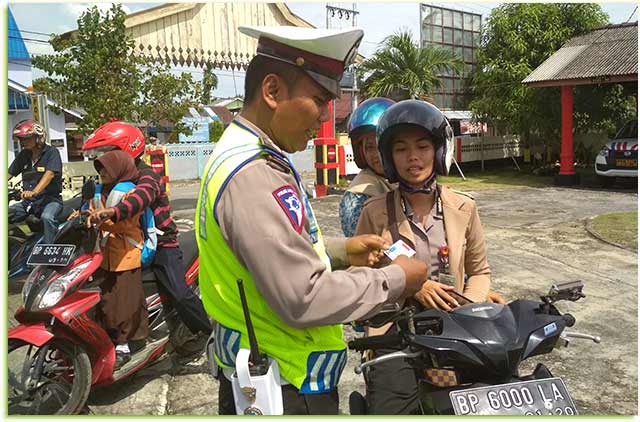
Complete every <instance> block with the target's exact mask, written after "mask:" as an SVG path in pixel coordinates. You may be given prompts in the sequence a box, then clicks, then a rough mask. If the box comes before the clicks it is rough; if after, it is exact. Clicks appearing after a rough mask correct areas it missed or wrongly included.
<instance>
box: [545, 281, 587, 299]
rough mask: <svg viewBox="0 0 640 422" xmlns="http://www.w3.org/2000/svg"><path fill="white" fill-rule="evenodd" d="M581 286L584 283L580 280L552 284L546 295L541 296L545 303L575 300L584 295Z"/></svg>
mask: <svg viewBox="0 0 640 422" xmlns="http://www.w3.org/2000/svg"><path fill="white" fill-rule="evenodd" d="M583 287H584V284H583V283H582V281H581V280H577V281H570V282H568V283H560V284H554V285H552V286H551V289H549V293H548V294H547V295H546V296H543V297H542V299H543V301H544V302H547V303H555V302H559V301H561V300H569V301H571V302H575V301H577V300H579V299H581V298H583V297H586V295H585V294H584V293H582V288H583ZM545 299H546V300H545Z"/></svg>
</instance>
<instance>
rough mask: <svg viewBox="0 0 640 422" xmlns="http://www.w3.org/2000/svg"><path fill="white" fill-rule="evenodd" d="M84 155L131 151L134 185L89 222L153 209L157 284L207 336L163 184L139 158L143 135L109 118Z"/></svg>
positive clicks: (207, 328)
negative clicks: (117, 200) (134, 176)
mask: <svg viewBox="0 0 640 422" xmlns="http://www.w3.org/2000/svg"><path fill="white" fill-rule="evenodd" d="M82 149H83V151H85V155H87V156H93V157H95V156H98V155H99V154H101V153H103V152H105V151H109V150H112V149H120V150H122V151H125V152H127V153H128V154H129V155H131V156H132V157H133V158H134V160H135V162H136V166H137V168H138V171H139V175H138V179H137V180H135V181H134V183H135V184H136V188H135V190H134V191H133V193H132V194H131V195H129V196H128V197H127V198H126V199H123V200H122V201H121V202H120V203H118V204H117V205H115V206H113V207H109V208H104V209H100V210H95V211H93V212H92V213H91V214H90V215H89V217H88V219H87V221H88V224H99V223H100V222H102V221H104V220H106V219H108V218H110V219H111V220H112V221H113V222H118V221H121V220H124V219H126V218H128V217H130V216H132V215H135V214H137V213H139V212H140V211H142V210H143V209H145V208H146V207H150V208H151V210H152V211H153V215H154V220H155V225H156V231H157V234H158V247H157V250H156V254H155V258H154V261H153V263H152V264H151V268H152V269H153V271H154V273H155V274H156V277H157V279H158V281H159V282H160V288H161V290H163V291H164V293H166V294H168V296H169V297H170V298H171V302H172V303H173V305H174V306H175V308H176V310H177V312H178V315H179V316H180V319H181V320H182V321H183V322H184V323H185V325H187V327H188V328H189V330H191V332H192V333H193V334H194V335H195V334H198V333H200V332H201V333H203V334H204V335H205V336H207V337H208V336H209V334H210V333H211V324H210V322H209V318H208V316H207V314H206V312H205V310H204V308H203V306H202V302H201V301H200V299H199V298H198V297H197V296H196V295H195V293H194V292H193V290H191V289H190V288H189V287H188V286H187V283H186V282H185V278H184V277H185V266H184V262H183V260H182V251H181V250H180V246H179V244H178V237H177V235H178V227H177V226H176V224H175V222H174V221H173V218H172V217H171V205H170V203H169V197H168V196H167V192H166V186H165V185H164V184H163V183H162V182H161V180H160V177H159V176H158V174H157V173H156V172H155V171H153V169H152V168H151V167H150V166H149V165H147V164H146V163H145V162H144V161H143V160H142V154H143V153H144V135H143V134H142V132H141V131H140V129H138V128H137V127H135V126H132V125H129V124H126V123H123V122H117V121H116V122H109V123H106V124H104V125H102V126H100V127H99V128H98V129H97V130H96V131H95V132H94V133H93V134H91V135H90V136H89V138H88V139H87V141H86V142H85V144H84V145H83V147H82Z"/></svg>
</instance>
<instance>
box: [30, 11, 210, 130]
mask: <svg viewBox="0 0 640 422" xmlns="http://www.w3.org/2000/svg"><path fill="white" fill-rule="evenodd" d="M125 19H126V13H125V12H124V11H123V10H122V7H121V6H120V5H119V4H113V6H112V7H111V8H110V9H109V10H107V11H105V12H100V10H99V9H98V8H97V7H95V6H93V7H91V8H89V9H88V10H87V11H86V12H84V13H83V14H82V15H80V17H79V18H78V21H77V24H78V29H77V31H76V32H75V33H74V34H73V35H72V36H71V37H62V36H59V35H55V34H53V35H52V37H51V39H50V41H49V42H50V44H51V46H52V47H53V49H54V53H53V54H47V55H42V56H36V57H34V58H33V65H34V66H35V67H37V68H39V69H42V70H43V71H44V72H45V73H46V74H47V76H46V77H43V78H40V79H37V80H35V81H34V89H35V90H36V91H37V92H43V93H46V94H48V95H49V96H50V97H51V98H54V99H55V100H56V101H57V102H58V103H59V104H60V105H61V106H62V107H65V108H70V107H75V108H80V109H82V111H83V112H84V113H85V115H84V118H83V119H82V120H81V121H80V122H79V124H78V126H79V129H80V130H81V132H82V133H84V134H87V133H89V132H91V131H93V130H95V129H96V128H97V127H99V126H100V125H102V124H103V123H105V122H108V121H109V120H111V119H117V120H124V121H130V122H141V121H151V122H155V123H157V122H159V120H160V119H166V120H168V121H169V122H171V123H173V124H174V125H175V126H174V127H175V129H176V130H177V131H182V132H185V133H189V128H187V127H186V126H185V125H183V124H181V122H180V120H181V118H182V116H183V115H184V114H185V113H186V112H187V111H188V107H189V106H190V105H192V104H193V103H194V99H195V98H197V97H195V96H194V95H199V91H198V90H197V88H194V87H191V85H196V84H194V82H193V81H192V80H191V75H190V74H186V73H184V74H182V75H179V76H176V75H173V74H171V73H170V72H169V68H168V65H167V64H164V63H160V62H150V61H147V60H145V59H143V58H142V57H140V56H137V55H134V54H132V51H133V47H134V42H133V39H132V38H131V37H130V36H129V35H127V33H126V31H125V24H124V22H125ZM176 138H177V137H176Z"/></svg>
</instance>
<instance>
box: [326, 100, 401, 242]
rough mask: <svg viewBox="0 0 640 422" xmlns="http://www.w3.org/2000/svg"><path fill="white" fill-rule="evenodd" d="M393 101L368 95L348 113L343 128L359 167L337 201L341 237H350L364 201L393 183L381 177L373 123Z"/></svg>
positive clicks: (354, 229) (386, 190)
mask: <svg viewBox="0 0 640 422" xmlns="http://www.w3.org/2000/svg"><path fill="white" fill-rule="evenodd" d="M393 104H395V102H394V101H393V100H390V99H388V98H382V97H376V98H369V99H368V100H365V101H363V102H362V104H360V105H359V106H358V107H357V108H356V109H355V110H354V111H353V113H351V117H350V118H349V123H348V124H347V129H348V130H349V138H350V139H351V146H352V147H353V159H354V161H355V162H356V165H357V166H358V167H359V168H360V169H361V170H360V173H358V175H357V176H356V177H355V178H354V179H353V180H352V181H351V183H350V184H349V187H348V188H347V191H346V192H345V193H344V195H343V196H342V200H341V201H340V208H339V212H340V224H341V225H342V232H343V233H344V235H345V237H352V236H353V234H354V233H355V231H356V225H357V224H358V219H359V218H360V213H361V212H362V208H364V203H365V202H367V200H368V199H370V198H374V197H376V196H378V195H382V194H384V193H387V192H389V191H390V190H391V189H393V188H394V187H395V186H394V185H392V184H391V183H389V182H388V181H387V179H386V178H385V177H384V169H383V168H382V161H381V160H380V154H379V153H378V145H377V144H376V125H377V124H378V120H379V119H380V116H382V114H383V113H384V112H385V110H386V109H388V108H389V107H391V105H393Z"/></svg>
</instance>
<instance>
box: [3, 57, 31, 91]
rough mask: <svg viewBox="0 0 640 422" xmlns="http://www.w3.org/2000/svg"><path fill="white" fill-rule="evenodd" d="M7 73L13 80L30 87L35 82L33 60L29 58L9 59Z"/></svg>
mask: <svg viewBox="0 0 640 422" xmlns="http://www.w3.org/2000/svg"><path fill="white" fill-rule="evenodd" d="M7 75H8V76H9V79H11V80H12V81H15V82H17V83H19V84H20V85H22V86H26V87H28V86H29V85H31V84H32V83H33V77H32V75H31V62H30V61H27V60H14V59H11V60H9V62H8V63H7Z"/></svg>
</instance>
